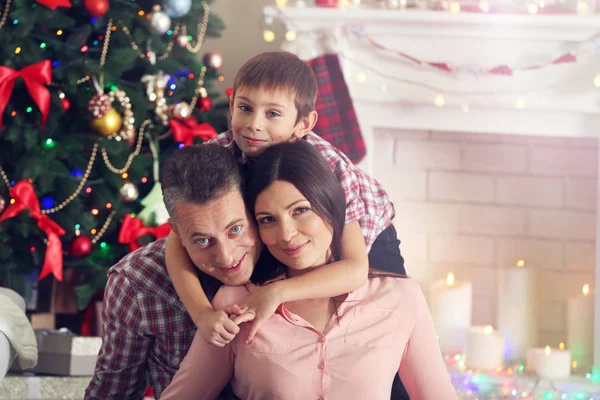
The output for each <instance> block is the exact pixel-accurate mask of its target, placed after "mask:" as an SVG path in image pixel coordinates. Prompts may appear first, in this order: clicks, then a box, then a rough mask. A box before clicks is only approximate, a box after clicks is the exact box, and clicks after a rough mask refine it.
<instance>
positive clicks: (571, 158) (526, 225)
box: [373, 130, 598, 346]
mask: <svg viewBox="0 0 600 400" xmlns="http://www.w3.org/2000/svg"><path fill="white" fill-rule="evenodd" d="M375 152H376V153H375V154H377V157H376V158H375V159H376V162H375V168H374V174H373V175H374V177H375V178H376V179H378V180H379V181H380V182H381V183H382V184H383V185H384V187H385V188H386V189H387V191H388V192H389V194H390V196H391V198H392V200H393V201H394V204H395V207H396V218H395V222H394V224H395V226H396V228H397V229H398V235H399V238H400V240H401V241H402V245H401V250H402V253H403V255H404V257H405V259H406V269H407V272H408V274H409V275H411V276H413V277H414V278H415V279H417V280H418V281H419V282H421V283H422V284H423V287H424V289H427V286H428V284H429V283H430V282H432V281H434V280H438V279H445V276H446V274H447V272H449V271H452V272H454V273H455V275H456V277H457V279H461V278H463V279H464V278H467V279H470V280H472V281H473V285H474V286H473V289H474V304H473V319H474V320H473V322H474V324H477V325H486V324H495V322H496V304H495V296H496V279H497V278H496V276H497V275H496V274H497V270H498V269H499V268H504V267H507V266H510V265H513V264H514V263H515V262H516V261H517V260H519V259H524V260H525V261H526V263H528V264H532V265H536V266H538V267H540V268H541V269H542V271H541V273H540V275H539V276H540V278H539V293H540V295H539V310H540V315H539V317H538V318H539V341H540V343H539V344H540V345H545V344H552V345H554V346H556V345H558V343H560V342H566V331H565V323H566V322H565V321H566V299H567V298H568V296H569V295H573V294H577V293H580V291H581V288H582V286H583V284H585V283H590V284H592V283H593V277H594V265H595V264H594V263H595V259H594V243H595V242H594V240H595V239H594V238H595V228H596V225H595V224H596V222H595V221H596V212H595V204H596V203H595V202H596V171H597V170H598V169H597V162H598V160H597V152H598V149H597V141H596V140H595V139H562V138H543V137H523V136H509V135H484V134H464V133H449V132H425V131H415V132H409V131H402V130H378V131H376V132H375Z"/></svg>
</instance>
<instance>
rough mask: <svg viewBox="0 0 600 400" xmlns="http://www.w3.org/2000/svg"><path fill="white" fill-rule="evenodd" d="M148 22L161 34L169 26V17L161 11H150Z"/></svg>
mask: <svg viewBox="0 0 600 400" xmlns="http://www.w3.org/2000/svg"><path fill="white" fill-rule="evenodd" d="M150 24H151V25H152V27H153V28H154V29H155V30H156V32H158V33H160V34H161V35H162V34H163V33H165V32H166V31H168V30H169V28H171V18H170V17H169V16H168V15H167V14H165V13H164V12H162V11H157V12H153V13H152V17H151V18H150Z"/></svg>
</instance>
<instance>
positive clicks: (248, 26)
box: [199, 0, 285, 93]
mask: <svg viewBox="0 0 600 400" xmlns="http://www.w3.org/2000/svg"><path fill="white" fill-rule="evenodd" d="M273 4H275V1H274V0H214V2H213V3H212V4H211V6H210V9H211V12H213V13H215V14H216V15H217V16H219V17H220V18H221V19H222V20H223V22H224V23H225V31H224V32H223V36H222V37H221V38H219V39H209V40H207V41H206V43H205V44H204V47H203V51H202V52H201V53H200V54H199V55H200V57H202V54H204V52H207V51H218V52H220V53H221V54H223V58H224V66H223V69H222V70H221V73H222V75H223V76H224V78H225V80H224V81H223V82H215V87H216V88H218V89H219V90H220V91H221V93H223V92H224V91H225V88H227V87H230V86H232V85H233V79H234V78H235V74H236V73H237V71H238V69H239V68H240V67H241V66H242V65H243V64H244V63H245V62H246V61H248V59H250V58H251V57H253V56H255V55H256V54H259V53H262V52H265V51H278V50H280V49H281V43H282V42H283V40H285V39H284V36H285V29H284V28H283V26H282V25H281V24H280V23H274V24H273V25H272V30H273V32H275V40H274V41H273V42H270V43H267V42H265V41H264V39H263V25H261V24H262V21H263V16H262V9H263V7H265V6H267V5H273Z"/></svg>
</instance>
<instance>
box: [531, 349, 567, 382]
mask: <svg viewBox="0 0 600 400" xmlns="http://www.w3.org/2000/svg"><path fill="white" fill-rule="evenodd" d="M526 367H527V370H528V371H531V372H533V373H535V374H536V375H537V376H539V377H540V378H544V379H563V378H568V377H569V376H571V353H570V352H569V351H568V350H559V349H552V348H550V346H546V348H544V349H539V348H538V349H529V350H527V362H526Z"/></svg>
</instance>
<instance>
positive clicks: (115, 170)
mask: <svg viewBox="0 0 600 400" xmlns="http://www.w3.org/2000/svg"><path fill="white" fill-rule="evenodd" d="M150 122H151V121H150V120H149V119H147V120H145V121H144V122H143V123H142V126H140V131H139V133H138V135H139V136H138V139H137V144H136V146H135V150H134V151H133V152H132V153H131V154H129V156H128V157H127V162H125V166H124V167H123V168H117V167H115V166H114V165H112V163H111V162H110V160H109V159H108V153H107V152H106V149H105V148H102V150H101V152H102V159H103V160H104V163H105V164H106V167H107V168H108V169H109V170H110V171H111V172H113V173H115V174H118V175H121V174H124V173H125V172H127V171H128V170H129V167H131V163H132V162H133V159H134V158H135V157H137V156H138V155H139V154H140V151H141V150H142V142H143V141H144V130H145V129H146V127H147V126H148V125H149V124H150Z"/></svg>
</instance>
